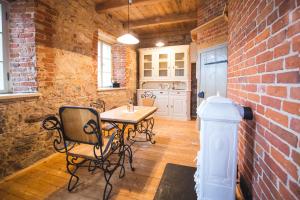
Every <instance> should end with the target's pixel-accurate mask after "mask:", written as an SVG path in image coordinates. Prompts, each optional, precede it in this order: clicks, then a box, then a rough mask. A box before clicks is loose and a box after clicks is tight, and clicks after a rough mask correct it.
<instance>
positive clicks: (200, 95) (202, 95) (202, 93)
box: [198, 91, 204, 99]
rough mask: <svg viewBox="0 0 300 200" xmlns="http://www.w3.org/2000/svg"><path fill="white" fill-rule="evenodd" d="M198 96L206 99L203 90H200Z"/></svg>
mask: <svg viewBox="0 0 300 200" xmlns="http://www.w3.org/2000/svg"><path fill="white" fill-rule="evenodd" d="M198 97H199V98H202V99H204V92H203V91H201V92H199V93H198Z"/></svg>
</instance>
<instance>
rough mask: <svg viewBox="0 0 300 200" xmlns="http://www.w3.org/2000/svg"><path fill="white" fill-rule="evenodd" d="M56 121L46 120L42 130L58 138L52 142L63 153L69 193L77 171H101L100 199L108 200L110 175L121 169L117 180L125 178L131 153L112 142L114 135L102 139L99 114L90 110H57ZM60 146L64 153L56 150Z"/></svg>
mask: <svg viewBox="0 0 300 200" xmlns="http://www.w3.org/2000/svg"><path fill="white" fill-rule="evenodd" d="M59 118H60V120H59V119H58V118H57V117H56V116H49V117H48V118H46V119H45V120H44V121H43V124H42V126H43V128H44V129H46V130H50V131H53V130H57V131H58V134H59V138H58V139H56V140H54V147H55V149H56V150H57V151H59V152H61V153H63V152H65V153H66V161H67V171H68V172H69V173H70V175H71V177H70V179H69V183H68V190H69V191H70V192H71V191H72V190H73V189H74V188H75V187H76V185H77V183H78V181H79V177H78V176H77V175H76V171H77V170H78V168H80V167H87V168H88V171H89V172H94V171H95V170H96V169H101V170H103V171H104V177H105V181H106V184H105V188H104V192H103V199H108V198H109V195H110V193H111V190H112V184H111V183H110V179H111V177H112V175H113V173H114V172H115V171H116V170H117V168H118V167H121V169H120V173H119V177H120V178H122V177H123V176H124V175H125V168H124V159H125V154H126V152H127V153H128V157H129V162H130V166H131V168H132V152H131V151H130V149H129V148H126V145H124V144H123V145H122V144H121V143H120V141H119V140H115V136H116V134H117V133H113V134H112V135H111V136H110V137H108V138H106V137H103V135H102V132H101V126H100V122H101V121H100V117H99V114H98V112H97V111H96V110H95V109H93V108H85V107H74V106H63V107H61V108H60V109H59ZM61 143H63V145H64V149H62V148H61V147H58V146H59V145H61ZM113 154H117V155H118V157H117V158H118V159H117V162H112V160H111V159H110V158H111V156H112V155H113ZM132 169H133V168H132Z"/></svg>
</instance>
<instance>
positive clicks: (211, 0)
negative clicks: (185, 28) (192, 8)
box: [197, 0, 228, 26]
mask: <svg viewBox="0 0 300 200" xmlns="http://www.w3.org/2000/svg"><path fill="white" fill-rule="evenodd" d="M198 1H199V3H198V5H199V7H198V10H197V17H198V20H197V23H198V26H200V25H202V24H204V23H206V22H208V21H210V20H212V19H214V18H215V17H216V16H220V15H222V14H223V10H224V7H225V5H226V3H227V2H228V0H198Z"/></svg>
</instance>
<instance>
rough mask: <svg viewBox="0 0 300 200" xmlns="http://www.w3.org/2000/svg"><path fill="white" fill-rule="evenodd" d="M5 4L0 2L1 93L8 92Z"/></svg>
mask: <svg viewBox="0 0 300 200" xmlns="http://www.w3.org/2000/svg"><path fill="white" fill-rule="evenodd" d="M3 13H4V12H3V5H2V4H1V3H0V93H5V92H7V88H6V85H7V79H6V69H5V67H6V65H5V62H4V58H5V57H4V53H3V52H4V50H5V49H4V48H5V47H4V45H3V44H4V43H3V39H4V33H3V25H4V24H5V21H3V20H5V19H4V18H3V16H2V14H3Z"/></svg>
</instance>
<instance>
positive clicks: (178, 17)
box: [125, 12, 197, 29]
mask: <svg viewBox="0 0 300 200" xmlns="http://www.w3.org/2000/svg"><path fill="white" fill-rule="evenodd" d="M191 21H197V12H189V13H184V14H172V15H167V16H162V17H154V18H148V19H142V20H136V21H131V22H130V25H129V26H130V29H139V28H145V27H150V26H157V25H165V24H175V23H182V22H191ZM127 26H128V25H126V26H125V28H127Z"/></svg>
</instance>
